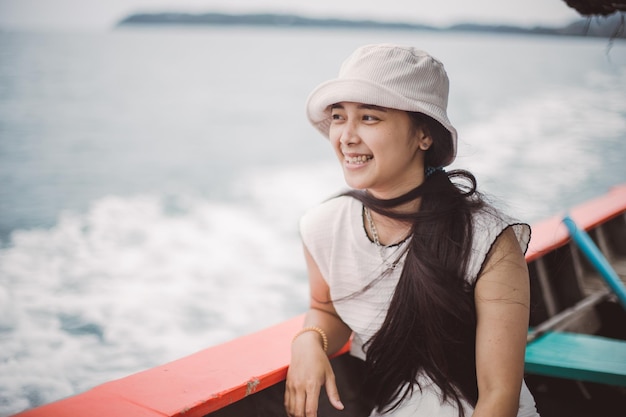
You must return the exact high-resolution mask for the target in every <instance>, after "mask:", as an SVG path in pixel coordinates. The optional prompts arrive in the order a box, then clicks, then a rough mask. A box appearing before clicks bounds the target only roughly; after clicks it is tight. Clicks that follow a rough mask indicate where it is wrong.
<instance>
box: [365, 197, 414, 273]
mask: <svg viewBox="0 0 626 417" xmlns="http://www.w3.org/2000/svg"><path fill="white" fill-rule="evenodd" d="M363 211H364V212H365V218H366V219H367V223H368V225H369V227H370V231H371V232H372V238H374V243H375V244H376V246H378V253H379V254H380V259H381V260H382V261H383V264H384V265H385V266H386V267H387V268H389V269H396V267H397V266H398V265H399V264H400V260H401V258H402V256H399V257H398V259H396V260H395V261H393V262H389V260H388V259H389V258H390V257H391V256H393V255H395V254H396V252H397V250H396V251H395V252H394V253H392V254H391V256H390V257H387V256H385V248H387V246H385V245H383V244H382V243H380V239H379V238H378V230H376V225H375V224H374V219H372V213H371V211H370V209H369V208H368V207H365V206H364V207H363ZM402 243H404V241H402V242H400V243H399V244H398V247H400V246H401V245H402Z"/></svg>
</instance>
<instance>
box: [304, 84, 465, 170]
mask: <svg viewBox="0 0 626 417" xmlns="http://www.w3.org/2000/svg"><path fill="white" fill-rule="evenodd" d="M340 102H354V103H363V104H371V105H375V106H381V107H387V108H391V109H397V110H404V111H410V112H418V113H424V114H426V115H427V116H430V117H432V118H433V119H435V120H437V121H438V122H439V123H441V124H442V125H443V126H444V127H445V128H446V129H447V130H448V131H449V132H450V136H451V140H452V155H450V158H448V160H447V161H446V163H445V165H449V164H450V163H451V162H452V161H453V160H454V158H455V156H456V147H457V132H456V129H455V128H454V126H452V124H451V123H450V120H448V117H447V115H446V114H445V113H444V112H442V110H441V108H440V107H438V106H435V105H433V104H431V103H428V102H424V101H418V100H415V99H408V98H406V97H404V96H402V95H400V94H398V93H396V92H395V91H392V90H390V89H388V88H385V87H384V86H381V85H379V84H375V83H373V82H370V81H368V80H364V79H359V78H336V79H333V80H329V81H326V82H324V83H322V84H320V85H319V86H318V87H317V88H316V89H315V90H313V92H311V94H310V95H309V97H308V98H307V102H306V113H307V118H308V119H309V122H311V124H312V125H313V126H314V127H315V128H316V129H317V130H319V131H320V133H322V135H324V137H326V138H328V136H329V129H330V121H331V119H330V116H331V115H330V106H331V105H332V104H335V103H340Z"/></svg>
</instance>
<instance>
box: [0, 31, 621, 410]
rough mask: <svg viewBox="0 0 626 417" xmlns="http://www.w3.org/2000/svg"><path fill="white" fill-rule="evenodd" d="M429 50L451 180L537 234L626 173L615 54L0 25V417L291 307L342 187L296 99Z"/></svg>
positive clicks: (222, 337)
mask: <svg viewBox="0 0 626 417" xmlns="http://www.w3.org/2000/svg"><path fill="white" fill-rule="evenodd" d="M370 42H397V43H404V44H411V45H416V46H419V47H421V48H423V49H426V50H428V51H429V52H431V53H432V54H434V55H435V56H437V57H439V58H440V59H441V60H442V61H443V62H444V63H445V66H446V68H447V71H448V74H449V76H450V79H451V94H450V108H449V114H450V118H451V120H452V121H453V123H454V124H455V125H456V126H457V128H458V130H459V133H460V143H459V152H458V158H457V160H456V162H455V163H454V165H453V167H456V168H467V169H470V170H472V171H473V172H474V173H475V174H476V176H477V177H478V181H479V185H480V187H481V188H482V190H483V191H484V192H486V193H487V194H489V195H491V196H492V197H493V199H494V200H496V201H497V202H498V204H499V205H500V207H502V208H504V209H505V210H507V211H508V212H509V213H511V214H513V215H515V216H517V217H520V218H521V219H522V220H525V221H528V222H534V221H538V220H540V219H542V218H545V217H547V216H550V215H552V214H555V213H559V212H563V211H565V210H567V208H568V207H571V206H572V205H574V204H576V203H579V202H582V201H584V200H586V199H588V198H591V197H595V196H598V195H601V194H603V193H605V192H606V191H608V189H609V188H610V187H611V186H613V185H616V184H619V183H624V182H626V43H624V42H623V41H616V42H614V43H612V44H611V43H609V41H608V40H605V39H590V38H555V37H542V36H533V37H529V36H510V35H508V36H505V35H500V36H494V35H487V34H466V33H465V34H462V33H432V32H404V31H388V32H385V31H356V30H321V29H306V30H304V29H288V28H285V29H268V28H266V29H261V28H258V29H254V28H243V27H232V28H225V27H224V28H207V29H201V28H197V29H189V28H143V29H128V28H127V29H123V30H121V29H120V30H112V31H110V32H106V33H43V32H42V33H35V32H33V33H12V32H4V33H0V415H2V416H7V415H11V414H13V413H15V412H18V411H20V410H24V409H27V408H30V407H34V406H37V405H41V404H44V403H47V402H51V401H54V400H57V399H60V398H63V397H66V396H69V395H72V394H75V393H78V392H82V391H85V390H87V389H89V388H91V387H93V386H95V385H97V384H100V383H102V382H105V381H107V380H111V379H115V378H120V377H123V376H125V375H128V374H131V373H134V372H137V371H140V370H143V369H146V368H149V367H152V366H155V365H159V364H162V363H165V362H168V361H171V360H174V359H177V358H179V357H181V356H184V355H187V354H190V353H193V352H196V351H198V350H200V349H203V348H205V347H208V346H211V345H215V344H218V343H221V342H225V341H227V340H230V339H232V338H235V337H237V336H240V335H243V334H246V333H249V332H252V331H256V330H259V329H262V328H264V327H267V326H270V325H273V324H275V323H278V322H281V321H283V320H285V319H287V318H290V317H292V316H294V315H296V314H299V313H302V312H304V311H305V309H306V306H307V294H308V288H307V283H306V276H305V271H304V262H303V260H302V258H301V246H300V242H299V238H298V229H297V225H298V219H299V217H300V216H301V214H302V213H303V212H304V211H305V210H306V209H307V208H308V207H311V206H313V205H315V204H317V203H318V202H320V201H322V200H323V199H324V198H326V197H328V196H330V195H332V194H334V193H336V192H338V191H340V190H342V189H343V187H344V184H343V180H342V177H341V172H340V169H339V166H338V164H337V163H336V162H335V160H334V156H333V154H332V153H331V150H330V147H329V145H328V143H327V142H326V141H325V140H324V139H322V137H321V136H320V135H319V134H318V133H317V132H316V131H315V130H314V129H313V128H312V127H310V126H309V125H308V123H307V121H306V118H305V116H304V102H305V99H306V97H307V95H308V93H309V92H310V91H311V90H312V89H313V88H314V87H315V86H316V85H317V84H318V83H320V82H322V81H324V80H326V79H328V78H331V77H333V76H335V74H336V72H337V70H338V67H339V63H340V62H341V61H342V60H343V59H344V58H345V57H346V56H347V55H348V54H349V53H350V52H351V51H352V50H353V49H354V48H356V47H357V46H359V45H361V44H365V43H370Z"/></svg>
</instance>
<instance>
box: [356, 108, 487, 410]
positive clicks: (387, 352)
mask: <svg viewBox="0 0 626 417" xmlns="http://www.w3.org/2000/svg"><path fill="white" fill-rule="evenodd" d="M409 115H410V116H411V118H412V120H413V122H414V125H415V126H417V127H420V128H422V129H423V130H424V131H425V132H427V134H429V135H430V136H431V137H432V138H433V145H432V146H431V148H430V149H429V150H428V151H427V153H426V156H425V159H426V163H425V164H426V165H429V166H431V167H437V166H438V165H439V164H441V163H442V161H445V160H446V159H447V157H448V156H449V155H450V152H451V151H452V148H451V146H452V142H451V139H450V134H449V132H448V131H447V130H446V129H445V128H444V127H443V126H441V124H439V123H438V122H436V121H435V120H433V119H431V118H430V117H428V116H425V115H423V114H420V113H409ZM345 195H350V196H352V197H354V198H356V199H358V200H360V201H361V202H363V204H364V205H365V206H366V207H368V208H369V209H370V210H373V211H376V212H377V213H380V214H382V215H384V216H387V217H390V218H394V219H398V220H401V221H404V222H407V223H410V224H411V239H410V241H409V247H408V252H407V255H406V259H405V261H404V267H403V270H402V273H401V275H400V279H399V282H398V284H397V287H396V289H395V292H394V294H393V297H392V300H391V304H390V307H389V310H388V312H387V316H386V318H385V321H384V323H383V325H382V327H381V329H380V330H379V331H378V332H377V333H376V334H375V335H374V336H373V337H372V338H371V339H370V340H369V341H367V342H366V346H365V347H366V349H367V355H366V380H365V390H366V395H367V397H368V398H370V399H372V400H373V402H374V404H375V406H376V407H377V408H378V409H379V410H381V411H383V410H391V409H394V408H396V407H398V406H399V405H400V403H401V402H402V400H404V399H405V398H406V397H407V396H409V395H410V394H411V393H412V391H413V390H414V387H415V386H417V387H418V389H420V390H421V386H420V385H419V377H418V376H419V374H420V373H424V374H425V375H427V376H428V377H429V378H430V379H431V380H432V381H433V382H434V383H435V384H437V386H438V387H439V388H440V390H441V392H442V394H443V398H442V401H450V400H451V401H453V402H455V403H456V404H457V405H458V409H459V415H460V416H461V417H463V415H464V412H463V406H462V400H465V401H467V402H468V403H469V404H471V405H472V406H475V405H476V402H477V399H478V388H477V382H476V362H475V339H476V334H475V333H476V309H475V305H474V295H473V293H474V292H473V288H472V286H471V285H470V284H468V283H467V281H466V280H465V276H466V271H467V263H468V259H469V256H470V252H471V242H472V214H473V212H474V211H476V210H478V209H479V208H481V207H483V206H484V205H485V203H484V202H483V199H482V198H481V197H480V195H479V194H478V193H477V191H476V179H475V178H474V176H473V175H472V174H471V173H469V172H467V171H464V170H455V171H450V172H444V171H443V170H437V171H435V172H434V173H433V174H432V175H430V176H429V177H428V178H427V179H426V180H425V181H424V182H423V183H422V184H421V185H420V186H419V187H417V188H416V189H414V190H412V191H410V192H409V193H407V194H405V195H404V196H400V197H398V198H395V199H393V200H380V199H377V198H375V197H373V196H372V195H370V194H368V193H367V192H364V191H350V192H347V193H345ZM416 198H421V202H420V207H419V211H416V212H412V213H404V212H403V213H400V212H398V211H397V210H394V208H395V207H397V206H399V205H401V204H404V203H406V202H407V201H411V200H414V199H416Z"/></svg>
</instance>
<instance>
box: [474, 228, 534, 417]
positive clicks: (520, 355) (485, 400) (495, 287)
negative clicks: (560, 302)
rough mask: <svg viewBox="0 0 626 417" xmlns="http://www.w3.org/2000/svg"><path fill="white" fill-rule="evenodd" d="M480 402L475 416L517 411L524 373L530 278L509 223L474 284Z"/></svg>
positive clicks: (507, 413) (481, 416) (514, 412)
mask: <svg viewBox="0 0 626 417" xmlns="http://www.w3.org/2000/svg"><path fill="white" fill-rule="evenodd" d="M474 297H475V301H476V314H477V328H476V373H477V379H478V381H477V382H478V403H477V404H476V408H475V410H474V414H473V416H474V417H479V416H480V417H483V416H490V417H493V416H498V417H509V416H510V417H514V416H516V415H517V412H518V408H519V397H520V391H521V385H522V380H523V378H524V352H525V349H526V334H527V331H528V320H529V306H530V280H529V277H528V267H527V264H526V260H525V259H524V254H523V253H522V250H521V249H520V246H519V243H518V242H517V239H516V238H515V234H514V231H513V230H512V229H511V228H508V229H506V230H505V231H504V232H503V233H502V235H501V236H500V237H499V238H498V239H497V240H496V242H495V244H494V246H493V248H492V249H491V251H490V252H489V255H488V258H487V261H486V265H485V267H484V269H483V272H482V273H481V275H480V277H479V278H478V281H477V283H476V288H475V295H474Z"/></svg>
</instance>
